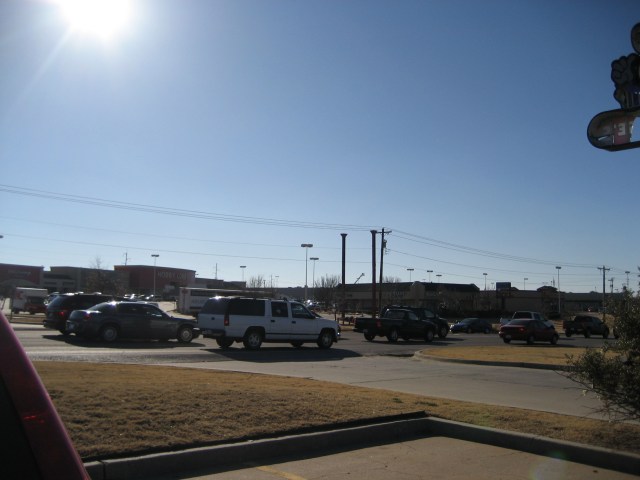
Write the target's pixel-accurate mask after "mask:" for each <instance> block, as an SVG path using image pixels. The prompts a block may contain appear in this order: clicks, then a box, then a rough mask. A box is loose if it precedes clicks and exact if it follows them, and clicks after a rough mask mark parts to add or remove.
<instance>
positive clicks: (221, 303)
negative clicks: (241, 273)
mask: <svg viewBox="0 0 640 480" xmlns="http://www.w3.org/2000/svg"><path fill="white" fill-rule="evenodd" d="M198 327H199V328H200V331H201V332H202V335H203V337H206V338H215V339H216V342H217V343H218V345H219V346H220V347H222V348H228V347H230V346H231V345H232V344H233V342H240V341H241V342H242V343H243V344H244V346H245V348H247V349H249V350H258V349H259V348H260V346H261V345H262V343H263V342H281V343H282V342H287V343H291V345H293V346H294V347H297V348H298V347H300V346H302V344H303V343H305V342H315V343H316V344H317V345H318V347H320V348H330V347H331V345H333V342H337V341H338V338H339V336H340V332H339V326H338V323H337V322H335V321H333V320H329V319H326V318H321V317H320V318H319V317H317V316H316V315H314V314H313V313H311V312H310V311H309V310H308V309H307V308H306V307H305V306H304V305H302V304H301V303H298V302H289V301H287V300H274V299H266V298H242V297H213V298H210V299H209V300H207V301H206V302H205V304H204V305H203V306H202V310H200V313H199V314H198Z"/></svg>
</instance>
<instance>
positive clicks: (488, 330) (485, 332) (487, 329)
mask: <svg viewBox="0 0 640 480" xmlns="http://www.w3.org/2000/svg"><path fill="white" fill-rule="evenodd" d="M490 331H491V329H490V328H489V327H484V331H483V332H482V333H484V334H487V333H489V332H490Z"/></svg>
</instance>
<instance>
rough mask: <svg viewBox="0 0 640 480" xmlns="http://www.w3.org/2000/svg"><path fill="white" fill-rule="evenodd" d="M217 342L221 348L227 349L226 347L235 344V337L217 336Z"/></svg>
mask: <svg viewBox="0 0 640 480" xmlns="http://www.w3.org/2000/svg"><path fill="white" fill-rule="evenodd" d="M216 343H217V344H218V346H219V347H220V348H222V349H226V348H229V347H230V346H231V345H233V339H232V338H226V337H219V338H216Z"/></svg>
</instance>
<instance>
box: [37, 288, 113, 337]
mask: <svg viewBox="0 0 640 480" xmlns="http://www.w3.org/2000/svg"><path fill="white" fill-rule="evenodd" d="M111 300H113V297H112V296H111V295H102V294H100V293H66V294H64V295H59V296H57V297H55V298H54V299H53V300H51V302H50V303H49V305H47V316H46V317H45V319H44V322H43V324H44V326H45V327H46V328H51V329H53V330H58V331H60V333H66V325H67V319H68V318H69V315H70V314H71V312H73V311H74V310H87V309H88V308H90V307H93V306H94V305H97V304H99V303H102V302H110V301H111Z"/></svg>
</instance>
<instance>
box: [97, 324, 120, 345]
mask: <svg viewBox="0 0 640 480" xmlns="http://www.w3.org/2000/svg"><path fill="white" fill-rule="evenodd" d="M119 335H120V332H118V327H116V326H115V325H105V326H104V327H102V328H101V329H100V339H101V340H102V341H103V342H107V343H113V342H115V341H116V340H117V339H118V336H119Z"/></svg>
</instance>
